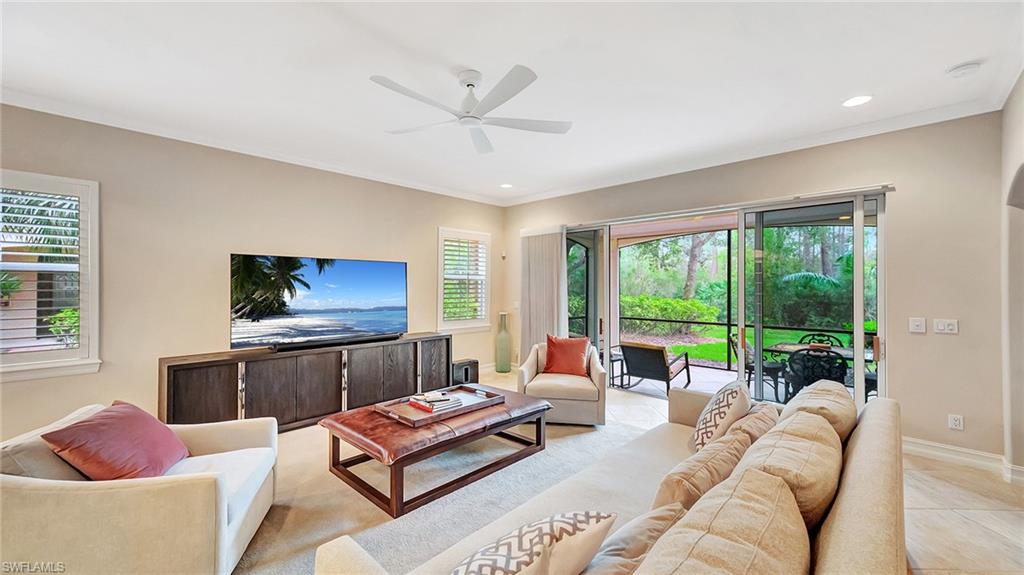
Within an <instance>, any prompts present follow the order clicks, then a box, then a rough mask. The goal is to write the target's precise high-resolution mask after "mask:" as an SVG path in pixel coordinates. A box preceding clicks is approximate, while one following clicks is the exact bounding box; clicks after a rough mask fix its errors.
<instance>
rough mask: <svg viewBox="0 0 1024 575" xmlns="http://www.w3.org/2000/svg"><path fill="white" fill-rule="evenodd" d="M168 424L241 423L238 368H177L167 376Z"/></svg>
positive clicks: (222, 366) (226, 366)
mask: <svg viewBox="0 0 1024 575" xmlns="http://www.w3.org/2000/svg"><path fill="white" fill-rule="evenodd" d="M167 379H168V389H169V390H170V397H169V398H168V399H169V401H168V406H169V407H170V409H169V410H168V411H169V413H168V414H167V423H211V422H214V421H228V420H231V419H238V364H237V363H228V364H221V365H207V366H202V367H176V368H173V369H172V370H171V371H170V372H169V373H168V376H167Z"/></svg>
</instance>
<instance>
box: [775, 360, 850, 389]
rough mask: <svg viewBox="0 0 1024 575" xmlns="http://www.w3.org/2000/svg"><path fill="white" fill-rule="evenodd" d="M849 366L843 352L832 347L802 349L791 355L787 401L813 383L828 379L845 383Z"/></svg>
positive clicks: (787, 372) (787, 379)
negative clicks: (833, 349)
mask: <svg viewBox="0 0 1024 575" xmlns="http://www.w3.org/2000/svg"><path fill="white" fill-rule="evenodd" d="M848 369H849V366H848V365H847V364H846V358H844V357H843V356H842V354H840V353H838V352H835V351H832V350H830V349H813V348H810V349H801V350H799V351H794V352H793V353H791V354H790V355H789V369H788V370H786V376H785V377H786V401H789V400H790V399H792V398H793V396H794V395H796V394H797V393H799V392H800V390H801V389H803V388H805V387H807V386H808V385H811V384H812V383H814V382H816V381H818V380H821V379H828V380H831V381H837V382H840V383H843V382H845V381H846V372H847V370H848Z"/></svg>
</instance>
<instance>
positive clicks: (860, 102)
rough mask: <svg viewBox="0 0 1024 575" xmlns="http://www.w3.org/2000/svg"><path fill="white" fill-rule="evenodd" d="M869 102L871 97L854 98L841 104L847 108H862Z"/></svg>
mask: <svg viewBox="0 0 1024 575" xmlns="http://www.w3.org/2000/svg"><path fill="white" fill-rule="evenodd" d="M870 101H871V96H854V97H852V98H850V99H849V100H847V101H845V102H843V105H844V106H846V107H847V108H853V107H854V106H862V105H864V104H867V103H868V102H870Z"/></svg>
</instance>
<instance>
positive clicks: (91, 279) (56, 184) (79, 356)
mask: <svg viewBox="0 0 1024 575" xmlns="http://www.w3.org/2000/svg"><path fill="white" fill-rule="evenodd" d="M0 186H2V187H4V188H8V189H12V190H21V191H25V192H39V193H44V194H60V195H65V196H76V197H77V198H78V199H79V210H80V213H81V214H84V215H85V220H86V225H85V226H84V227H80V228H79V237H80V238H84V239H85V242H81V243H84V244H85V254H86V259H87V261H86V265H85V269H79V278H80V279H79V281H80V283H79V298H80V301H79V306H80V307H79V309H80V312H81V319H80V328H81V333H82V334H83V335H85V338H84V339H85V342H83V345H80V346H79V347H78V349H72V350H53V351H26V352H20V353H9V354H0V375H2V376H3V377H2V379H3V381H25V380H30V379H43V378H50V377H61V376H67V375H80V374H87V373H96V372H97V371H99V369H100V365H101V364H102V363H103V362H102V361H101V360H100V273H99V272H100V247H99V239H100V222H99V216H100V210H99V189H100V185H99V183H98V182H93V181H89V180H77V179H74V178H64V177H60V176H49V175H45V174H34V173H31V172H20V171H17V170H0Z"/></svg>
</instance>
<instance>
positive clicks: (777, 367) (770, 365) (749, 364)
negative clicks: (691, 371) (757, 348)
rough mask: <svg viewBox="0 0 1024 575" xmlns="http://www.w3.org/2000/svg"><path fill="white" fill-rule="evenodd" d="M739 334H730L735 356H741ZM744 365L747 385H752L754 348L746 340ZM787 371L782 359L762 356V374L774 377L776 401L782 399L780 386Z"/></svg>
mask: <svg viewBox="0 0 1024 575" xmlns="http://www.w3.org/2000/svg"><path fill="white" fill-rule="evenodd" d="M737 340H739V336H738V335H737V334H735V333H733V334H730V335H729V347H730V348H731V349H732V355H733V357H735V358H737V360H738V359H739V357H740V352H739V346H738V345H737V343H736V342H737ZM743 350H744V354H743V358H744V359H743V363H744V364H745V365H744V366H743V367H744V368H745V370H746V372H747V385H748V386H749V385H750V381H751V380H752V379H753V378H754V371H755V369H754V348H753V347H751V345H750V344H749V343H748V342H746V341H744V342H743ZM785 371H786V364H784V363H782V362H781V361H768V358H766V357H762V358H761V374H762V376H767V377H770V378H771V379H772V389H774V390H775V401H776V402H779V401H782V399H781V398H780V397H779V388H780V387H781V386H782V381H781V380H782V374H783V372H785Z"/></svg>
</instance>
